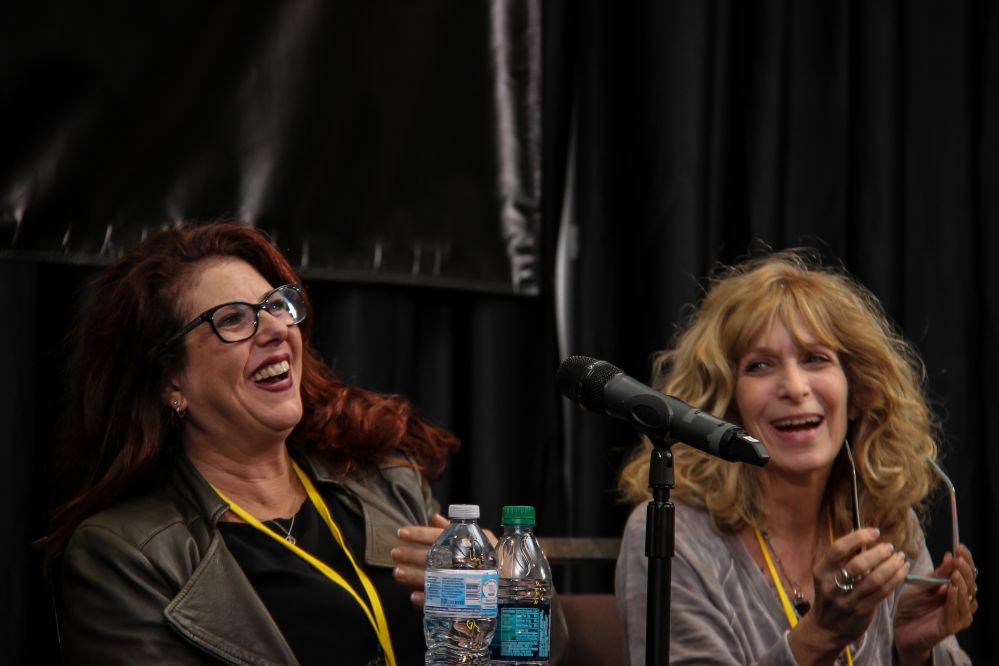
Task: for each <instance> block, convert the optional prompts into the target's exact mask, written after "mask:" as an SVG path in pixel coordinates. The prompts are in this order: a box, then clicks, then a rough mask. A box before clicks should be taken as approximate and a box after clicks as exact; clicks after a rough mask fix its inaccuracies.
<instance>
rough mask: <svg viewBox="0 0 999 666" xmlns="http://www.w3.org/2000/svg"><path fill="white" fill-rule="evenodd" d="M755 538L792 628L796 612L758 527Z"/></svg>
mask: <svg viewBox="0 0 999 666" xmlns="http://www.w3.org/2000/svg"><path fill="white" fill-rule="evenodd" d="M755 532H756V540H757V541H759V542H760V551H762V552H763V559H764V560H766V563H767V569H769V570H770V577H771V578H772V579H773V581H774V586H775V587H776V588H777V596H778V597H780V603H781V606H783V607H784V615H786V616H787V623H788V624H790V625H791V628H792V629H794V628H795V627H796V626H798V614H797V613H795V612H794V607H793V606H792V605H791V600H790V599H788V598H787V592H785V591H784V585H783V584H782V583H781V582H780V576H778V575H777V569H776V568H775V567H774V563H773V560H771V559H770V553H769V552H768V551H767V544H766V542H765V541H764V540H763V533H762V532H760V530H759V529H756V530H755ZM833 541H834V539H833V527H832V518H830V519H829V543H832V542H833ZM846 663H847V665H848V666H853V655H851V654H850V646H849V645H847V646H846Z"/></svg>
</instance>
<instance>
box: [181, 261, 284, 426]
mask: <svg viewBox="0 0 999 666" xmlns="http://www.w3.org/2000/svg"><path fill="white" fill-rule="evenodd" d="M273 289H274V285H271V284H269V283H268V282H267V280H265V279H264V278H263V276H262V275H260V273H259V272H257V271H256V269H254V268H253V267H252V266H250V264H248V263H246V262H245V261H243V260H241V259H236V258H223V259H211V260H207V261H205V262H203V263H202V264H201V266H200V269H199V270H197V271H196V272H195V273H194V275H193V278H192V280H191V282H190V285H189V287H188V289H187V290H186V292H185V299H184V304H183V305H182V307H181V309H182V312H183V315H184V316H183V319H184V321H189V320H191V319H193V318H195V317H197V316H198V315H199V314H200V313H201V312H204V311H205V310H207V309H209V308H211V307H213V306H216V305H219V304H220V303H226V302H230V301H243V302H246V303H259V302H260V300H261V299H263V298H264V297H265V296H267V295H268V294H269V293H270V292H271V291H272V290H273ZM184 344H185V345H186V353H187V363H186V365H185V368H184V370H183V371H181V372H180V373H179V374H178V375H177V376H176V377H174V378H173V380H172V382H171V383H170V387H169V390H168V397H170V398H171V399H173V398H175V397H180V398H181V399H182V401H183V403H184V406H185V407H186V408H187V413H188V416H187V424H186V426H185V430H184V436H185V437H186V438H192V437H204V438H207V439H208V441H211V440H214V441H226V440H233V439H236V440H237V441H240V442H244V443H250V442H256V441H276V440H277V439H278V438H280V439H281V440H283V439H284V438H285V437H287V436H288V434H290V433H291V431H292V429H293V428H294V427H295V425H297V424H298V422H299V420H300V419H301V418H302V397H301V391H300V382H301V377H302V334H301V331H299V329H298V326H295V325H290V326H289V325H287V324H285V323H282V322H280V321H278V320H277V319H276V318H275V317H274V316H272V315H271V314H270V313H269V312H268V311H267V310H261V311H260V313H259V323H258V326H257V332H256V335H254V336H253V337H252V338H250V339H248V340H243V341H241V342H234V343H228V344H227V343H225V342H222V340H220V339H219V337H218V336H217V335H215V333H214V331H213V330H212V327H211V326H210V325H209V324H203V325H201V326H198V327H197V328H195V329H194V330H192V331H191V332H190V333H188V334H187V336H186V337H185V338H184Z"/></svg>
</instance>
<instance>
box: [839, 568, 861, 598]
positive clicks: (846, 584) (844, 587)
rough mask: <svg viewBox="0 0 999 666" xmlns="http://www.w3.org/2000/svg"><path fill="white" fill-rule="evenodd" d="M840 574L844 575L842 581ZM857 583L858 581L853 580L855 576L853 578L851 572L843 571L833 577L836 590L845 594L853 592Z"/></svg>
mask: <svg viewBox="0 0 999 666" xmlns="http://www.w3.org/2000/svg"><path fill="white" fill-rule="evenodd" d="M840 574H843V580H842V581H841V580H840V579H839V575H840ZM855 582H856V581H855V580H854V579H853V576H851V575H850V572H849V571H847V570H846V569H841V570H840V571H839V573H837V574H836V575H835V576H833V583H834V584H835V585H836V589H838V590H839V591H840V592H842V593H843V594H847V593H848V592H851V591H852V590H853V584H854V583H855Z"/></svg>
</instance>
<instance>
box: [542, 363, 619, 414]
mask: <svg viewBox="0 0 999 666" xmlns="http://www.w3.org/2000/svg"><path fill="white" fill-rule="evenodd" d="M619 374H621V369H620V368H618V367H615V366H613V365H611V364H610V363H608V362H606V361H598V360H597V359H595V358H590V357H589V356H570V357H568V358H566V359H565V360H564V361H562V365H560V366H559V368H558V373H557V374H556V376H555V383H556V384H557V385H558V390H559V391H561V392H562V395H564V396H565V397H567V398H569V399H570V400H575V401H576V402H578V403H579V404H581V405H582V406H583V407H586V408H587V409H589V410H592V411H595V412H602V411H604V386H605V385H606V384H607V382H609V381H610V379H611V378H612V377H614V376H616V375H619Z"/></svg>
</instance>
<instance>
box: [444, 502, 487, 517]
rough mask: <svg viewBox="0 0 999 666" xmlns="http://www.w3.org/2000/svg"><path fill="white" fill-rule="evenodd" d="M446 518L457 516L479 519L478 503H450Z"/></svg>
mask: <svg viewBox="0 0 999 666" xmlns="http://www.w3.org/2000/svg"><path fill="white" fill-rule="evenodd" d="M447 517H448V518H457V519H458V520H478V519H479V505H478V504H452V505H450V506H449V507H448V508H447Z"/></svg>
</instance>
